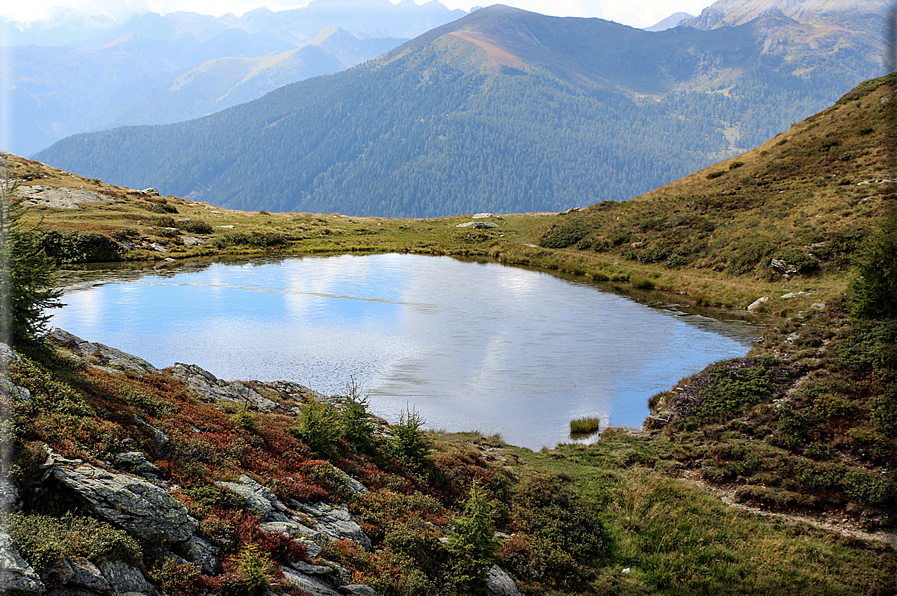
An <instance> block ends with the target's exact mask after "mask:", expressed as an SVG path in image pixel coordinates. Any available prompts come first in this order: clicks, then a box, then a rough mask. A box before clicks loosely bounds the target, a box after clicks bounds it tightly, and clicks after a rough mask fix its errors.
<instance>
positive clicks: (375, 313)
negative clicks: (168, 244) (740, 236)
mask: <svg viewBox="0 0 897 596" xmlns="http://www.w3.org/2000/svg"><path fill="white" fill-rule="evenodd" d="M62 281H63V285H64V286H65V288H66V289H65V295H64V296H63V298H62V302H63V303H64V304H65V305H66V306H65V307H64V308H62V309H57V310H55V311H53V318H52V320H51V322H50V324H51V325H52V326H54V327H60V328H62V329H65V330H66V331H68V332H70V333H73V334H75V335H77V336H79V337H81V338H82V339H85V340H88V341H91V342H100V343H104V344H107V345H109V346H113V347H115V348H118V349H120V350H123V351H125V352H128V353H130V354H134V355H137V356H140V357H141V358H144V359H145V360H147V361H149V362H150V363H152V364H153V365H154V366H156V367H158V368H164V367H168V366H172V365H173V364H174V363H175V362H183V363H187V364H196V365H198V366H200V367H202V368H204V369H206V370H208V371H209V372H211V373H212V374H214V375H215V376H217V377H219V378H221V379H224V380H228V381H231V380H262V381H273V380H288V381H294V382H297V383H301V384H302V385H305V386H307V387H310V388H312V389H315V390H317V391H319V392H322V393H325V394H333V393H338V394H343V393H345V391H346V386H347V383H349V382H350V381H353V380H354V382H355V383H357V384H358V385H359V386H360V387H361V390H362V393H363V394H367V395H368V397H369V411H370V412H371V413H373V414H376V415H378V416H381V417H383V418H385V419H387V420H388V421H390V422H397V421H398V420H399V418H400V416H401V414H402V413H403V412H406V411H409V410H410V411H416V412H417V413H418V414H420V416H421V417H422V418H423V419H424V420H425V421H426V424H425V427H426V428H433V429H440V430H446V431H449V432H455V431H473V430H476V431H479V432H480V433H482V434H484V435H491V434H493V433H500V434H501V436H502V438H503V439H504V440H505V441H507V442H508V443H511V444H514V445H519V446H522V447H528V448H530V449H534V450H538V449H540V448H542V447H549V448H552V447H554V446H556V445H557V444H559V443H564V442H573V441H579V442H591V441H595V440H597V438H598V435H597V434H594V435H591V436H589V437H577V438H571V437H570V431H569V422H570V420H571V419H575V418H582V417H596V418H599V419H600V421H601V428H602V429H604V428H607V427H608V426H611V425H613V426H634V427H638V426H641V425H642V423H643V421H644V420H645V418H646V417H647V416H648V413H649V412H648V399H649V398H650V397H651V396H652V395H654V394H655V393H657V392H660V391H664V390H667V389H670V388H671V387H673V386H675V385H676V383H677V382H678V381H679V380H681V379H682V378H683V377H686V376H688V375H691V374H694V373H696V372H698V371H700V370H701V369H703V368H704V367H705V366H707V365H708V364H710V363H712V362H716V361H719V360H724V359H728V358H736V357H741V356H744V355H745V354H746V353H747V352H748V351H749V350H750V347H751V344H752V343H753V342H755V341H756V340H757V339H758V338H759V337H760V334H761V333H762V330H763V327H762V325H760V324H759V321H757V320H756V319H753V318H751V317H749V316H748V315H747V313H744V314H745V317H744V318H738V313H733V312H724V311H718V312H709V311H706V310H696V309H694V308H690V307H686V306H684V305H682V304H679V303H677V301H676V297H675V296H674V295H669V294H662V293H659V292H636V291H634V290H632V289H631V288H630V289H629V290H628V291H626V290H622V289H620V288H615V287H614V286H613V285H611V284H599V283H594V282H589V281H587V280H583V279H582V278H574V277H572V276H568V277H565V276H562V275H558V274H556V273H548V272H544V271H538V270H533V269H524V268H519V267H508V266H504V265H500V264H497V263H492V262H476V261H464V260H459V259H455V258H451V257H432V256H421V255H413V254H373V255H364V256H355V255H340V256H326V257H301V258H300V257H279V258H259V259H252V260H233V259H231V260H221V259H219V260H203V261H192V262H186V263H171V264H164V265H157V266H156V267H155V268H152V267H150V268H147V266H146V265H141V266H139V267H135V266H134V265H133V264H130V265H127V264H122V265H120V266H110V265H103V266H102V267H89V268H83V269H77V270H68V271H65V272H63V280H62Z"/></svg>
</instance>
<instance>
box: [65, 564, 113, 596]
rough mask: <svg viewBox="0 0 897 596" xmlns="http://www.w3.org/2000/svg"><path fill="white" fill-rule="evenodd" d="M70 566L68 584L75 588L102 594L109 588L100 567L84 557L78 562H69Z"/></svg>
mask: <svg viewBox="0 0 897 596" xmlns="http://www.w3.org/2000/svg"><path fill="white" fill-rule="evenodd" d="M70 565H71V566H72V572H73V575H72V578H71V579H70V580H69V585H70V586H74V587H76V588H84V589H85V590H90V591H92V592H97V593H99V594H104V593H106V591H108V590H109V589H111V586H110V585H109V582H108V581H107V580H106V578H105V577H103V572H102V571H100V568H99V567H97V566H96V565H94V564H93V563H91V562H90V561H88V560H86V559H82V560H81V561H78V562H70Z"/></svg>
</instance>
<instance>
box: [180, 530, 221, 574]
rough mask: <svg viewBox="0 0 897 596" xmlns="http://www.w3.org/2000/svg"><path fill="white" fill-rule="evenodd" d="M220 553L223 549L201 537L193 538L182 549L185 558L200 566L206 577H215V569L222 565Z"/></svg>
mask: <svg viewBox="0 0 897 596" xmlns="http://www.w3.org/2000/svg"><path fill="white" fill-rule="evenodd" d="M220 552H221V549H219V548H218V547H216V546H213V545H211V544H209V543H208V542H206V541H205V540H203V539H202V538H200V537H199V536H194V537H192V538H191V539H190V540H188V541H187V542H185V543H184V544H183V546H182V547H181V554H183V555H184V558H185V559H186V560H187V561H189V562H191V563H195V564H196V565H199V567H200V568H201V569H202V572H203V573H205V574H206V575H214V573H215V569H216V568H217V567H218V565H219V563H221V559H219V558H218V555H219V553H220Z"/></svg>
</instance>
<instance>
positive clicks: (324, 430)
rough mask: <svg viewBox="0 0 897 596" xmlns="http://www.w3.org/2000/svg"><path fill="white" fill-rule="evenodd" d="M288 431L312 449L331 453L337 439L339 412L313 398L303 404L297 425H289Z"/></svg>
mask: <svg viewBox="0 0 897 596" xmlns="http://www.w3.org/2000/svg"><path fill="white" fill-rule="evenodd" d="M288 432H289V433H290V434H292V435H293V436H294V437H296V438H297V439H299V440H301V441H302V442H303V443H305V444H306V445H308V448H309V449H311V450H312V451H316V452H318V453H322V454H329V453H332V452H333V450H334V449H335V447H336V442H337V440H338V439H339V432H340V426H339V412H337V411H336V409H335V408H334V407H333V406H331V405H329V404H325V403H322V402H319V401H317V400H314V399H313V400H311V401H309V402H307V403H305V404H303V406H302V415H301V416H300V418H299V426H298V427H295V426H294V427H290V428H289V429H288Z"/></svg>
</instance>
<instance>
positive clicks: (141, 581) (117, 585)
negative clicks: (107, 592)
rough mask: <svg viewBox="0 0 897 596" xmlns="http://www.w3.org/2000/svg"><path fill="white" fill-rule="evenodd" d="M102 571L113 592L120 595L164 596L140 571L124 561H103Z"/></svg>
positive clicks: (101, 564)
mask: <svg viewBox="0 0 897 596" xmlns="http://www.w3.org/2000/svg"><path fill="white" fill-rule="evenodd" d="M100 571H102V573H103V577H105V578H106V581H108V582H109V585H110V586H111V587H112V590H113V591H115V592H117V593H119V594H125V593H128V592H139V593H141V594H146V595H147V596H162V593H161V592H159V590H157V589H156V587H155V586H153V585H152V584H151V583H150V582H149V581H147V579H146V577H144V575H143V573H142V572H141V571H140V570H139V569H137V568H136V567H132V566H130V565H128V564H127V563H125V562H124V561H103V562H101V563H100Z"/></svg>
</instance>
